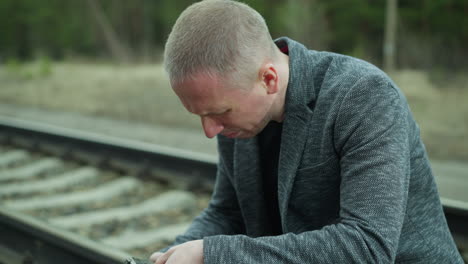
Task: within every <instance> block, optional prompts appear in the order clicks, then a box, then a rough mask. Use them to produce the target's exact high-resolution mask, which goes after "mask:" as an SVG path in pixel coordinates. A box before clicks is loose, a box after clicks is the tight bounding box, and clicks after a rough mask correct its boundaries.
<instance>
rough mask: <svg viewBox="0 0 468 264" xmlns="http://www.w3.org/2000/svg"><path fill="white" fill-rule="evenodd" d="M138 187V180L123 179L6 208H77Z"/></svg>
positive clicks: (18, 201) (10, 204)
mask: <svg viewBox="0 0 468 264" xmlns="http://www.w3.org/2000/svg"><path fill="white" fill-rule="evenodd" d="M138 186H141V182H140V181H138V180H137V179H135V178H133V177H122V178H119V179H117V180H114V181H111V182H110V183H107V184H104V185H102V186H99V187H96V188H94V189H91V190H87V191H79V192H73V193H68V194H60V195H54V196H49V197H43V198H31V199H21V200H15V201H11V202H6V203H5V204H4V206H5V207H9V208H12V209H16V210H37V209H49V208H56V207H61V206H75V205H79V204H82V203H90V202H96V201H105V200H107V199H110V198H113V197H116V196H118V195H121V194H123V193H126V192H128V191H131V190H133V189H135V188H137V187H138Z"/></svg>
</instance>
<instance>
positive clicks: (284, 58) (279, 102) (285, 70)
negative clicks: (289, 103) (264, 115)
mask: <svg viewBox="0 0 468 264" xmlns="http://www.w3.org/2000/svg"><path fill="white" fill-rule="evenodd" d="M278 57H279V58H278V61H279V63H278V65H279V77H280V78H279V91H278V96H277V97H276V99H275V102H274V103H273V115H272V120H274V121H276V122H283V120H284V105H285V100H286V90H287V89H288V83H289V56H288V55H286V54H284V53H281V52H280V55H279V56H278Z"/></svg>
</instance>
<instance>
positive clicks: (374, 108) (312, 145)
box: [176, 38, 463, 264]
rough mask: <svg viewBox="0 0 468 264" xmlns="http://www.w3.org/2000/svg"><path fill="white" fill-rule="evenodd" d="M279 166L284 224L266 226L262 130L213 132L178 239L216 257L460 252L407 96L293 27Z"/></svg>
mask: <svg viewBox="0 0 468 264" xmlns="http://www.w3.org/2000/svg"><path fill="white" fill-rule="evenodd" d="M277 44H278V45H287V46H288V48H289V56H290V79H289V85H288V90H287V97H286V106H285V120H284V123H283V132H282V141H281V152H280V161H279V173H278V199H279V209H280V215H281V223H282V229H283V235H280V236H270V237H268V236H263V226H264V224H265V223H266V222H267V221H268V219H267V217H266V216H265V213H264V212H265V211H264V210H265V203H266V202H268V201H264V200H263V198H262V197H263V195H262V194H261V192H262V188H261V175H260V167H259V164H260V162H259V157H258V153H259V151H258V144H257V139H256V138H252V139H228V138H225V137H223V136H218V147H219V164H218V173H217V180H216V185H215V190H214V193H213V197H212V199H211V202H210V204H209V207H208V208H207V209H206V210H205V211H204V212H203V213H202V214H201V215H200V216H198V217H197V218H196V219H195V220H194V222H193V223H192V225H191V226H190V227H189V229H188V230H187V231H186V233H185V234H183V235H181V236H179V237H178V238H177V240H176V244H180V243H182V242H185V241H189V240H194V239H200V238H203V241H204V262H205V263H207V264H212V263H233V264H234V263H235V264H239V263H297V264H303V263H395V262H396V263H437V264H440V263H463V261H462V259H461V256H460V254H459V253H458V251H457V249H456V246H455V244H454V241H453V239H452V237H451V235H450V232H449V229H448V227H447V223H446V220H445V217H444V214H443V211H442V206H441V203H440V199H439V196H438V193H437V188H436V184H435V182H434V177H433V174H432V171H431V168H430V165H429V161H428V158H427V154H426V151H425V148H424V145H423V143H422V142H421V139H420V136H419V128H418V126H417V124H416V123H415V121H414V119H413V117H412V114H411V112H410V109H409V107H408V105H407V102H406V99H405V98H404V96H403V95H402V93H401V92H400V91H399V89H398V88H397V86H396V85H395V84H394V83H393V82H392V81H391V80H390V79H389V77H387V76H386V75H385V74H384V73H383V72H382V71H380V70H378V69H377V68H376V67H374V66H372V65H370V64H368V63H366V62H364V61H361V60H358V59H355V58H351V57H348V56H343V55H338V54H334V53H329V52H317V51H311V50H307V49H306V48H305V47H304V46H302V45H301V44H299V43H297V42H294V41H293V40H290V39H288V38H281V39H279V40H277Z"/></svg>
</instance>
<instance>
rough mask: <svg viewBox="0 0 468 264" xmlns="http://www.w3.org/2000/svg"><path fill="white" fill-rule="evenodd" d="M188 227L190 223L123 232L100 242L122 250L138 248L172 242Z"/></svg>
mask: <svg viewBox="0 0 468 264" xmlns="http://www.w3.org/2000/svg"><path fill="white" fill-rule="evenodd" d="M189 225H190V223H182V224H176V225H170V226H165V227H158V228H156V229H153V230H145V231H140V232H125V233H124V234H122V235H119V236H114V237H108V238H105V239H103V240H102V242H103V243H104V244H106V245H109V246H111V247H115V248H118V249H122V250H126V249H131V248H139V247H144V246H148V245H149V244H152V243H158V242H165V241H173V240H174V239H175V238H176V236H178V235H180V234H182V233H183V232H185V230H187V228H188V227H189ZM155 250H157V249H155Z"/></svg>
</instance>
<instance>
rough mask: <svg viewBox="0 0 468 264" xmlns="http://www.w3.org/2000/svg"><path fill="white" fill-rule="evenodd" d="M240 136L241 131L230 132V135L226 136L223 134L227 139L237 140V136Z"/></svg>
mask: <svg viewBox="0 0 468 264" xmlns="http://www.w3.org/2000/svg"><path fill="white" fill-rule="evenodd" d="M239 134H240V131H237V132H230V133H226V134H223V135H224V136H225V137H228V138H235V137H237V136H239Z"/></svg>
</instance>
